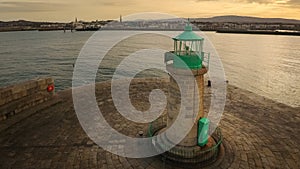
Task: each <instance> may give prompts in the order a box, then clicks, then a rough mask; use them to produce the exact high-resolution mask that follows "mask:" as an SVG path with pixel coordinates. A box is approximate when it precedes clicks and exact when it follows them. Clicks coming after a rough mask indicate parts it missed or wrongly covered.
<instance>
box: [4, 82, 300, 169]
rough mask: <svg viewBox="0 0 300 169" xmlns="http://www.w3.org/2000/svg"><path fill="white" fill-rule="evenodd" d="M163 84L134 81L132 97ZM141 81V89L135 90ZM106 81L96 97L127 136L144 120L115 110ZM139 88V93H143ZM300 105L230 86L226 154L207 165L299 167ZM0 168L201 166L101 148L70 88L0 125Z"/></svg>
mask: <svg viewBox="0 0 300 169" xmlns="http://www.w3.org/2000/svg"><path fill="white" fill-rule="evenodd" d="M164 82H165V81H163V82H161V83H163V84H157V85H155V84H154V83H153V82H151V83H153V84H151V85H150V86H151V87H145V85H144V84H143V83H140V82H137V83H136V84H133V85H132V86H133V88H132V89H131V94H132V97H131V98H132V101H133V103H134V105H135V106H136V107H137V108H138V109H140V110H146V109H148V108H149V103H148V102H147V96H148V94H149V91H151V89H153V88H156V87H161V86H162V85H164ZM139 84H140V85H141V87H142V89H143V90H141V89H139V90H137V89H136V88H137V86H138V85H139ZM109 92H110V87H109V85H108V84H104V83H103V84H99V85H98V86H97V92H96V93H97V101H98V102H99V105H100V108H101V109H103V110H104V111H102V112H104V113H103V114H104V116H105V117H106V119H107V121H108V122H109V124H110V125H111V126H113V127H114V128H116V129H117V130H118V131H120V132H122V133H124V134H126V135H131V136H136V134H137V133H138V132H139V131H141V130H143V131H145V132H146V130H147V127H148V126H147V125H143V124H132V123H130V121H128V120H127V121H126V120H124V119H122V120H124V123H122V124H120V123H117V122H118V121H120V118H122V117H121V116H120V115H119V114H117V113H116V110H115V108H114V107H113V106H112V100H111V99H106V98H107V97H109ZM141 93H142V94H141ZM299 125H300V109H299V108H291V107H288V106H286V105H283V104H280V103H276V102H273V101H271V100H268V99H265V98H263V97H260V96H257V95H255V94H252V93H250V92H248V91H244V90H241V89H238V88H235V87H232V86H229V87H228V99H227V104H226V108H225V112H224V116H223V119H222V121H221V124H220V127H221V129H222V132H223V136H224V146H225V150H226V151H225V156H224V158H223V159H221V160H219V162H218V163H216V164H215V165H213V166H210V167H208V168H292V169H299V168H300V146H299V144H300V138H299V134H300V133H299V130H300V129H299ZM0 168H1V169H6V168H8V169H10V168H22V169H24V168H51V169H52V168H59V169H61V168H84V169H86V168H103V169H113V168H122V169H123V168H134V169H135V168H137V169H163V168H169V169H179V168H201V167H199V166H191V165H180V164H176V163H174V162H171V161H164V160H162V158H161V157H152V158H145V159H129V158H124V157H119V156H117V155H114V154H111V153H109V152H106V151H104V150H103V149H101V148H100V147H98V146H97V145H96V144H94V143H93V142H92V141H91V140H90V139H89V138H88V137H87V135H86V134H85V132H84V131H83V130H82V128H81V126H80V124H79V122H78V120H77V117H76V114H75V112H74V109H73V105H72V98H71V91H70V90H69V91H63V92H60V93H58V94H57V95H56V96H55V97H54V98H53V99H52V100H50V101H49V102H47V103H44V104H42V105H39V106H37V107H35V108H34V109H30V110H27V111H24V112H22V113H20V114H17V115H16V116H14V117H12V118H11V119H8V120H5V121H1V124H0Z"/></svg>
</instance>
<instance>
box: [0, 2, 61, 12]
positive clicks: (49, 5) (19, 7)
mask: <svg viewBox="0 0 300 169" xmlns="http://www.w3.org/2000/svg"><path fill="white" fill-rule="evenodd" d="M62 6H64V4H63V3H53V2H24V1H4V2H0V12H49V11H56V10H58V9H60V8H61V7H62Z"/></svg>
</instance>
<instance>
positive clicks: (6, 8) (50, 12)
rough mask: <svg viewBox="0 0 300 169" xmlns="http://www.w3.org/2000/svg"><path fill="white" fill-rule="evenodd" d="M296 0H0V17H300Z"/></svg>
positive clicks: (99, 18) (38, 18)
mask: <svg viewBox="0 0 300 169" xmlns="http://www.w3.org/2000/svg"><path fill="white" fill-rule="evenodd" d="M299 9H300V0H185V1H183V0H165V1H161V0H152V1H148V0H85V1H81V0H72V1H71V0H65V1H60V0H52V1H45V0H0V20H4V21H5V20H19V19H25V20H34V21H72V20H74V18H75V17H77V18H78V19H79V20H87V21H90V20H106V19H116V18H118V17H119V16H120V14H122V15H123V16H126V15H130V14H133V13H141V12H162V13H168V14H171V15H176V16H178V17H191V18H198V17H199V18H202V17H213V16H221V15H240V16H254V17H265V18H288V19H299V20H300V10H299Z"/></svg>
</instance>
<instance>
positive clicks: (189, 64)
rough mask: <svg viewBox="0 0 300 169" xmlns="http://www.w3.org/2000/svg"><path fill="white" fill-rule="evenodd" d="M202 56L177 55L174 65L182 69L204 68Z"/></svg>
mask: <svg viewBox="0 0 300 169" xmlns="http://www.w3.org/2000/svg"><path fill="white" fill-rule="evenodd" d="M202 58H203V57H202V56H201V55H200V56H198V55H188V54H187V55H180V56H177V55H176V56H175V57H174V61H173V66H174V67H175V68H182V69H201V68H202Z"/></svg>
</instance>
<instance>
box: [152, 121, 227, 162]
mask: <svg viewBox="0 0 300 169" xmlns="http://www.w3.org/2000/svg"><path fill="white" fill-rule="evenodd" d="M166 126H167V121H166V116H162V117H160V118H158V119H157V120H155V121H154V122H152V123H150V125H149V128H148V136H149V137H153V136H154V135H156V134H157V132H158V131H159V130H160V129H163V128H165V127H166ZM211 137H212V138H213V140H214V142H215V144H214V145H213V146H211V147H209V148H207V149H205V148H204V149H203V148H201V149H194V150H193V151H185V150H183V149H180V148H178V147H176V148H171V146H172V145H167V144H162V143H161V142H160V143H159V142H156V140H155V139H154V138H153V141H154V142H155V143H154V144H153V146H154V147H155V148H156V149H160V150H164V151H165V150H168V151H167V152H165V153H164V154H163V156H164V157H165V158H167V159H170V160H173V161H178V162H186V163H195V164H196V163H197V164H199V165H201V166H205V165H208V164H211V163H212V162H214V161H216V159H217V158H218V155H219V150H220V146H221V144H222V140H223V137H222V133H221V129H220V128H216V130H215V131H214V132H213V134H212V135H211ZM184 149H186V148H184Z"/></svg>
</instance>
